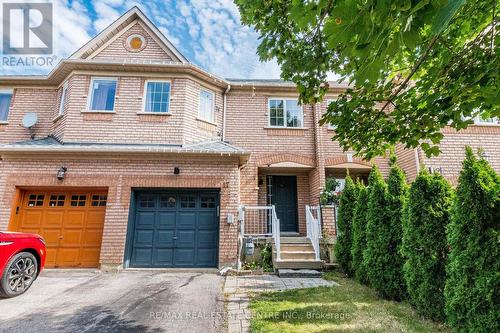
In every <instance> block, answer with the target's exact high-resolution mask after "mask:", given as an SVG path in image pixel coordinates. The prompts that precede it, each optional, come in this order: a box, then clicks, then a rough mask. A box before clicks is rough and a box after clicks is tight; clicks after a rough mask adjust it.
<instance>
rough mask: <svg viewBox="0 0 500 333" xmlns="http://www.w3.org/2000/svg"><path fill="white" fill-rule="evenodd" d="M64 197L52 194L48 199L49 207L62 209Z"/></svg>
mask: <svg viewBox="0 0 500 333" xmlns="http://www.w3.org/2000/svg"><path fill="white" fill-rule="evenodd" d="M64 200H66V196H65V195H64V194H52V195H51V196H50V199H49V207H62V206H64Z"/></svg>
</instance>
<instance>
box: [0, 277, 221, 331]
mask: <svg viewBox="0 0 500 333" xmlns="http://www.w3.org/2000/svg"><path fill="white" fill-rule="evenodd" d="M223 283H224V278H223V277H220V276H218V275H216V274H202V273H165V272H161V271H123V272H119V273H100V272H95V271H88V270H83V271H82V270H46V271H44V272H42V274H41V276H40V277H39V278H38V279H37V280H36V281H35V282H34V284H33V286H32V287H31V288H30V290H29V291H28V292H26V293H25V294H24V295H21V296H19V297H15V298H11V299H0V332H37V333H42V332H50V333H52V332H176V333H177V332H190V333H191V332H203V333H209V332H222V331H224V325H225V319H224V312H223V311H224V298H223V295H222V288H223Z"/></svg>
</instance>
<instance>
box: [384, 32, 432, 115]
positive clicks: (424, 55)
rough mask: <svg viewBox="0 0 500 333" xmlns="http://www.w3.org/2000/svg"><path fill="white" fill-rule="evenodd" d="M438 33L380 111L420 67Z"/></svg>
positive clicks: (391, 100)
mask: <svg viewBox="0 0 500 333" xmlns="http://www.w3.org/2000/svg"><path fill="white" fill-rule="evenodd" d="M438 38H439V35H436V36H434V37H433V38H432V40H431V41H430V43H429V45H428V46H427V49H426V50H425V52H424V53H423V54H422V56H420V59H418V61H417V63H416V64H415V66H413V69H412V70H411V72H410V74H409V75H408V76H407V77H406V78H405V80H404V81H403V82H402V83H401V85H400V86H399V87H398V89H397V90H396V91H395V92H394V93H393V94H392V95H391V97H389V100H388V101H387V102H386V103H385V105H384V107H383V108H382V109H381V110H380V112H384V110H385V109H386V108H387V106H388V105H389V104H391V103H393V101H394V98H396V97H397V96H398V95H399V93H400V92H401V91H402V90H403V89H404V88H405V87H406V85H407V84H408V82H409V81H410V79H411V78H412V76H413V75H414V74H415V73H416V72H417V70H418V69H419V68H420V66H421V65H422V63H423V62H424V60H425V58H427V56H428V55H429V52H430V51H431V49H432V48H433V47H434V44H436V41H437V40H438Z"/></svg>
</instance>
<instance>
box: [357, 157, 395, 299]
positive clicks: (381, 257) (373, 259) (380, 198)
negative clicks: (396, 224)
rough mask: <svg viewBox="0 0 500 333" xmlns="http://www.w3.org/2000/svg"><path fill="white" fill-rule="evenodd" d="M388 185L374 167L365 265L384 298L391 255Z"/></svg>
mask: <svg viewBox="0 0 500 333" xmlns="http://www.w3.org/2000/svg"><path fill="white" fill-rule="evenodd" d="M386 198H387V184H386V183H385V181H384V179H383V178H382V174H381V173H380V171H379V169H378V168H377V167H376V166H374V167H373V168H372V171H371V172H370V176H369V179H368V211H367V224H366V249H365V251H364V253H363V265H364V266H365V267H366V269H367V275H368V281H369V283H370V285H371V286H372V287H373V288H375V290H377V292H378V293H379V294H380V295H381V296H382V297H389V295H387V294H386V293H385V291H386V282H387V278H386V277H387V276H386V266H387V263H388V261H389V260H390V257H391V255H390V254H388V253H387V239H388V229H389V218H388V216H387V209H386V205H387V200H386Z"/></svg>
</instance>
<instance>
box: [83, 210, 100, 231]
mask: <svg viewBox="0 0 500 333" xmlns="http://www.w3.org/2000/svg"><path fill="white" fill-rule="evenodd" d="M104 216H105V212H104V211H103V210H102V209H101V211H95V210H89V211H88V214H87V218H86V221H85V226H86V227H87V228H102V227H103V225H102V221H104Z"/></svg>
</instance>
